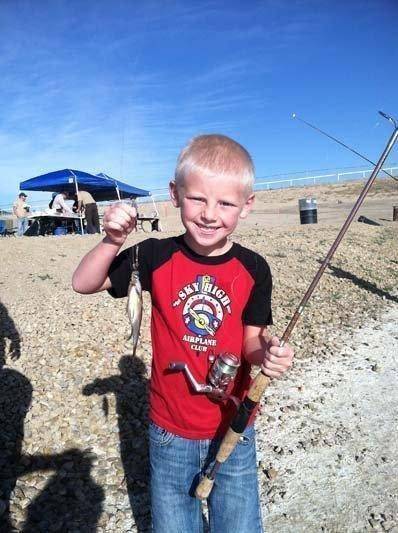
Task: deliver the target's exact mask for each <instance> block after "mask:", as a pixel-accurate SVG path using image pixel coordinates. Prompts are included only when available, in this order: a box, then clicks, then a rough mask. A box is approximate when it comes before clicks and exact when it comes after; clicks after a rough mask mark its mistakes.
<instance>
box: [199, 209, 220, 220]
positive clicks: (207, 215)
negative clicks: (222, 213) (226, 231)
mask: <svg viewBox="0 0 398 533" xmlns="http://www.w3.org/2000/svg"><path fill="white" fill-rule="evenodd" d="M202 218H203V220H206V222H213V221H215V220H217V214H216V208H215V207H214V206H211V205H206V206H205V207H204V209H203V211H202Z"/></svg>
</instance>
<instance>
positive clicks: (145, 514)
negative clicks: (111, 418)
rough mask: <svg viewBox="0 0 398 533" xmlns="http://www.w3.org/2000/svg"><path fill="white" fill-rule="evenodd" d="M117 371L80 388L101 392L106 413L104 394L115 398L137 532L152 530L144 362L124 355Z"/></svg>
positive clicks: (106, 403)
mask: <svg viewBox="0 0 398 533" xmlns="http://www.w3.org/2000/svg"><path fill="white" fill-rule="evenodd" d="M119 369H120V374H118V375H114V376H110V377H109V378H105V379H95V380H94V381H93V382H92V383H90V384H88V385H86V386H85V387H84V388H83V394H84V395H85V396H90V395H92V394H98V395H103V396H104V397H103V410H104V414H105V416H107V409H108V402H107V400H106V396H105V395H106V394H109V393H112V394H115V397H116V410H117V417H118V425H119V439H120V453H121V460H122V464H123V469H124V475H125V480H126V485H127V491H128V496H129V500H130V506H131V510H132V513H133V516H134V520H135V524H136V527H137V531H138V532H139V533H144V532H148V531H150V529H151V516H150V492H149V458H148V399H147V387H148V380H147V379H146V378H145V375H144V374H145V365H144V364H143V362H142V361H141V360H140V359H138V358H137V357H133V356H131V355H124V356H123V357H122V358H121V359H120V362H119Z"/></svg>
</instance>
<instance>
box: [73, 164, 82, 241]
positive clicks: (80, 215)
mask: <svg viewBox="0 0 398 533" xmlns="http://www.w3.org/2000/svg"><path fill="white" fill-rule="evenodd" d="M70 172H72V171H70ZM72 175H73V177H74V178H75V187H76V198H77V195H78V194H79V187H78V185H77V178H76V176H75V174H74V173H73V172H72ZM77 205H79V200H78V204H77ZM79 219H80V233H81V235H83V234H84V230H83V217H82V214H81V212H80V211H79Z"/></svg>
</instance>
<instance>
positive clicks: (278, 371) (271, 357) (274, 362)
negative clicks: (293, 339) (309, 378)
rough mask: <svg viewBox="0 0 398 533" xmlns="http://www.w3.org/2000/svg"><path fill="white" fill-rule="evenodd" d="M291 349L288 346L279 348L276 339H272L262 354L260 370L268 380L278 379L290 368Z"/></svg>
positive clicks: (292, 354)
mask: <svg viewBox="0 0 398 533" xmlns="http://www.w3.org/2000/svg"><path fill="white" fill-rule="evenodd" d="M293 356H294V351H293V348H292V347H291V346H290V345H289V344H285V345H284V346H283V347H282V348H281V347H280V340H279V338H278V337H272V338H271V339H270V341H269V343H268V346H267V349H266V351H265V354H264V360H263V363H262V365H261V370H262V371H263V372H264V374H266V375H267V376H268V377H270V378H279V377H280V376H281V375H282V374H283V373H284V372H286V370H287V369H288V368H289V367H290V366H292V360H293Z"/></svg>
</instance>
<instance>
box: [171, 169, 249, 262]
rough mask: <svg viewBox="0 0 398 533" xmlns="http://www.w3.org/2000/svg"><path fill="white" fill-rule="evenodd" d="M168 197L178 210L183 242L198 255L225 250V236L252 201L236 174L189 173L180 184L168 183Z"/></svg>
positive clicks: (229, 245)
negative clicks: (183, 229) (208, 174)
mask: <svg viewBox="0 0 398 533" xmlns="http://www.w3.org/2000/svg"><path fill="white" fill-rule="evenodd" d="M170 196H171V200H172V202H173V205H174V206H175V207H179V208H180V209H181V220H182V223H183V224H184V227H185V229H186V234H185V241H186V243H187V244H188V246H189V247H190V248H191V249H192V250H194V251H195V252H196V253H198V254H200V255H221V254H223V253H225V252H227V251H228V250H229V248H230V247H231V243H229V242H228V240H227V237H228V236H229V235H230V234H231V233H232V232H233V231H234V229H235V228H236V226H237V224H238V221H239V218H245V217H246V216H247V215H248V213H249V211H250V208H251V205H252V203H253V200H254V194H249V193H248V192H247V188H246V187H245V185H244V184H243V183H242V182H241V180H240V179H239V177H238V176H236V177H231V176H229V175H228V176H226V175H216V176H206V175H202V174H189V175H187V176H185V178H184V182H183V184H182V185H180V186H177V185H176V184H175V182H174V181H173V182H171V183H170Z"/></svg>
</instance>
